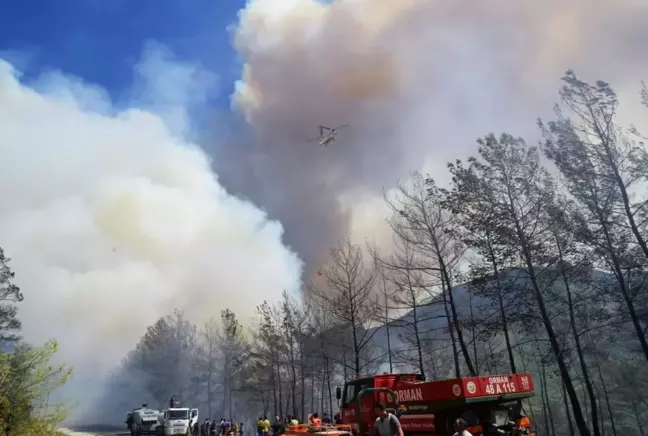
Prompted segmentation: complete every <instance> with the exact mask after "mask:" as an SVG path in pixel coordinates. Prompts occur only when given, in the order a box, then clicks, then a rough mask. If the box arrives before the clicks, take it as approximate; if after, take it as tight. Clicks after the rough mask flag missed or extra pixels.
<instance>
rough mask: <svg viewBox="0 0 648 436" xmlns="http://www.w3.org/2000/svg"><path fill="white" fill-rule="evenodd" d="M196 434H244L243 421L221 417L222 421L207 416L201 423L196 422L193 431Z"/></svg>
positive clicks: (220, 435)
mask: <svg viewBox="0 0 648 436" xmlns="http://www.w3.org/2000/svg"><path fill="white" fill-rule="evenodd" d="M193 434H194V436H243V423H242V422H241V423H238V424H237V423H236V421H234V420H232V419H225V418H221V420H220V423H218V422H217V421H216V420H214V421H211V420H210V419H209V418H205V421H204V422H203V423H202V424H200V423H196V424H195V427H194V431H193Z"/></svg>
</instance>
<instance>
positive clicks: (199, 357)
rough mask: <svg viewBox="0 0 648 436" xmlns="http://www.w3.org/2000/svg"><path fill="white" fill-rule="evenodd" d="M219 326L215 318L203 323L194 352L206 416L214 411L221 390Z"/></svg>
mask: <svg viewBox="0 0 648 436" xmlns="http://www.w3.org/2000/svg"><path fill="white" fill-rule="evenodd" d="M219 330H220V325H219V321H218V320H217V319H216V318H213V317H212V318H210V319H209V320H207V321H205V323H204V325H203V328H202V329H201V331H200V334H199V338H198V347H197V350H196V361H197V362H196V363H197V367H198V380H199V383H200V385H201V386H202V388H203V389H204V393H205V397H204V398H205V401H206V403H207V416H209V417H211V416H213V414H212V412H214V411H215V400H216V395H217V393H218V391H219V390H220V389H221V385H220V380H219V377H218V375H219V373H220V366H221V365H220V364H221V362H219V360H218V358H219V357H220V356H219V346H220V342H219V341H220V334H219V333H220V332H219Z"/></svg>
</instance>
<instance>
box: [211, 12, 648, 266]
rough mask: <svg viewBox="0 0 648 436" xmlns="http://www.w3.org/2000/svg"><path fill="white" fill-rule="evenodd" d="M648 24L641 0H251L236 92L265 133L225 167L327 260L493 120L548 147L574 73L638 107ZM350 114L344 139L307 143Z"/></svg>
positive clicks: (227, 177)
mask: <svg viewBox="0 0 648 436" xmlns="http://www.w3.org/2000/svg"><path fill="white" fill-rule="evenodd" d="M647 22H648V7H647V6H646V4H645V2H640V1H637V0H572V1H569V2H563V1H559V0H551V1H548V2H546V1H545V2H511V1H508V0H470V1H468V0H460V1H438V0H379V1H376V0H333V1H330V2H326V3H324V2H317V1H314V0H250V1H248V4H247V6H246V8H245V9H244V10H243V11H241V13H240V20H239V22H238V24H237V26H236V27H235V29H234V41H235V45H236V48H237V50H238V51H239V53H240V56H241V58H242V60H243V62H244V68H243V72H242V77H241V80H240V82H239V83H238V86H237V90H236V92H235V94H234V95H233V98H232V103H233V106H234V108H235V109H236V110H238V111H239V112H240V113H241V114H243V115H244V116H245V117H246V119H247V121H248V122H249V123H250V125H251V127H252V129H253V130H254V132H255V134H256V140H255V141H254V143H253V144H245V146H243V145H241V146H238V147H232V146H230V147H228V148H223V149H222V150H221V153H222V155H223V156H228V158H227V159H224V160H222V162H227V165H228V167H227V168H225V167H223V168H220V169H219V173H220V174H221V176H222V177H223V180H224V183H225V184H226V185H227V186H231V187H232V188H233V189H236V190H237V191H238V192H242V193H244V194H245V195H247V196H249V197H250V198H252V199H254V200H255V202H257V203H259V204H263V205H264V206H265V207H266V208H267V209H268V211H269V212H270V214H271V216H274V217H278V218H280V219H281V221H282V222H283V223H284V224H285V225H286V229H287V240H288V242H289V243H290V244H292V245H293V246H294V247H295V248H296V249H297V250H298V251H299V252H300V253H301V254H303V256H304V259H305V260H306V262H307V264H308V267H309V268H310V269H311V270H312V268H313V267H314V266H315V265H316V264H317V262H319V261H321V260H322V259H324V257H325V256H326V254H327V251H328V247H329V246H331V245H333V244H335V242H336V240H337V239H339V238H341V237H344V236H347V235H349V234H351V235H352V236H353V237H355V238H356V239H359V241H358V242H361V239H363V238H365V237H368V238H373V237H374V236H376V233H375V231H376V230H377V229H380V228H381V223H382V222H383V220H384V218H385V216H384V212H385V211H384V209H383V208H382V206H381V203H380V201H377V200H376V195H377V194H379V193H380V191H381V190H382V187H383V186H386V187H388V188H389V187H391V186H393V184H394V182H395V179H396V178H397V177H403V176H406V175H407V172H408V171H410V170H416V169H421V168H422V167H423V168H424V169H426V170H428V171H430V172H431V173H432V174H433V175H435V176H437V177H439V178H441V179H443V178H444V177H445V174H446V172H445V169H444V168H445V162H447V161H448V160H452V159H455V158H457V157H459V158H460V157H465V156H466V155H467V154H468V153H469V152H471V151H472V150H473V146H474V140H475V138H476V137H478V136H480V135H483V134H485V133H488V132H490V131H495V132H498V131H501V130H508V131H512V132H513V133H515V134H518V135H524V136H526V137H527V138H528V140H529V141H531V142H532V141H533V140H534V139H535V138H536V137H537V129H536V127H535V119H536V117H537V116H541V115H548V114H550V113H551V110H552V105H553V102H555V100H556V99H557V90H558V86H559V84H560V83H559V79H560V77H561V75H562V74H563V72H564V71H565V70H566V69H567V68H573V69H575V70H576V71H577V73H579V74H581V75H583V76H584V77H585V78H587V79H590V80H594V79H599V78H602V79H605V80H608V81H610V82H612V83H613V84H614V85H615V86H616V88H617V90H619V91H622V92H621V94H622V97H623V98H625V101H626V103H628V104H630V105H634V104H635V103H636V102H637V101H638V97H637V94H636V92H637V90H638V87H639V81H640V79H641V78H645V77H648V71H647V70H646V66H647V65H648V62H647V61H646V60H645V56H644V55H645V47H646V44H648V27H646V25H645V23H647ZM624 90H625V91H629V92H626V93H625V94H624V92H623V91H624ZM344 123H350V124H351V126H350V127H349V128H348V129H347V130H346V131H342V133H341V134H340V140H339V142H337V143H335V144H333V146H331V147H330V148H328V149H322V148H319V147H317V144H313V143H308V142H307V139H309V138H312V137H313V136H316V135H317V126H318V125H319V124H324V125H327V126H335V125H339V124H344ZM232 159H236V160H238V162H239V163H238V164H237V165H232Z"/></svg>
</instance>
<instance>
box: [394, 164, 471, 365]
mask: <svg viewBox="0 0 648 436" xmlns="http://www.w3.org/2000/svg"><path fill="white" fill-rule="evenodd" d="M443 200H444V195H443V192H442V191H441V190H440V189H438V188H437V186H436V185H435V183H434V181H433V180H432V179H430V178H427V179H426V178H425V177H423V175H421V174H420V173H414V174H413V175H412V178H411V187H408V186H405V185H402V184H401V185H400V186H399V189H398V193H397V194H396V196H395V198H394V199H387V204H388V206H389V208H390V209H391V210H392V211H393V212H394V215H393V217H392V218H391V220H390V221H389V223H390V226H391V228H392V230H393V231H394V234H395V235H396V236H397V237H398V238H399V239H400V240H402V241H404V242H406V243H408V244H410V247H411V248H412V250H413V251H414V253H415V256H416V260H417V262H418V263H419V264H418V265H417V266H416V269H417V270H418V271H421V272H424V273H426V274H427V275H428V276H429V277H431V278H433V280H434V282H435V284H436V286H435V287H437V289H438V285H439V283H440V284H441V289H442V292H445V293H446V294H445V295H446V296H447V301H448V308H449V311H450V318H449V319H450V321H449V322H451V328H450V332H451V333H450V334H451V335H452V332H453V331H454V333H456V335H457V342H458V344H459V347H460V349H461V353H462V354H463V357H464V361H465V363H466V367H467V368H468V372H469V373H470V374H471V375H476V371H475V366H474V364H473V362H472V358H471V357H470V353H469V351H468V341H467V340H466V338H465V335H464V331H463V327H462V323H461V321H460V315H459V311H458V308H457V303H456V302H455V298H454V294H453V288H454V285H455V278H456V277H455V276H456V272H457V269H458V266H459V262H460V261H461V259H462V257H463V252H464V250H465V246H464V245H463V244H462V242H461V241H460V240H458V239H456V238H455V237H454V234H453V230H454V228H455V227H456V226H457V223H456V221H455V220H454V219H453V217H452V216H451V214H449V213H448V212H447V211H446V210H444V208H443ZM428 288H429V287H428Z"/></svg>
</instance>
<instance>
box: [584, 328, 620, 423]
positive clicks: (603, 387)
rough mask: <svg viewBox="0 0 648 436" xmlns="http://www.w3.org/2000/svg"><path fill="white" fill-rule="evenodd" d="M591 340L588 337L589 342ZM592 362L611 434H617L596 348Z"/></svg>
mask: <svg viewBox="0 0 648 436" xmlns="http://www.w3.org/2000/svg"><path fill="white" fill-rule="evenodd" d="M591 342H592V340H591V338H590V343H591ZM593 354H594V363H595V364H596V371H597V373H598V378H599V382H600V383H601V387H602V389H603V398H605V406H606V408H607V411H608V415H609V418H608V419H609V420H610V425H611V426H612V434H613V435H614V436H617V430H616V423H615V420H614V411H613V410H612V404H611V403H610V395H609V393H608V389H607V384H606V383H605V378H603V372H602V371H601V362H600V361H599V358H598V355H597V352H596V349H594V353H593Z"/></svg>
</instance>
